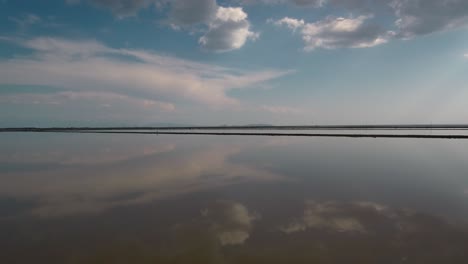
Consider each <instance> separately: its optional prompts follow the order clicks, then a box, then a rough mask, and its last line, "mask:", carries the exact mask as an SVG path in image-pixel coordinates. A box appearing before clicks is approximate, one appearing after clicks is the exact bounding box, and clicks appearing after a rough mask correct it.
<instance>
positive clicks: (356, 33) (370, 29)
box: [275, 16, 393, 51]
mask: <svg viewBox="0 0 468 264" xmlns="http://www.w3.org/2000/svg"><path fill="white" fill-rule="evenodd" d="M371 18H372V16H359V17H356V18H353V17H350V18H344V17H338V18H334V17H327V18H325V19H324V20H320V21H317V22H314V23H304V21H303V20H298V19H294V18H288V17H285V18H283V19H280V20H278V21H276V22H275V24H276V25H286V26H287V27H288V28H290V29H292V30H296V29H299V28H300V29H301V35H302V39H303V41H304V43H305V50H307V51H311V50H314V49H317V48H324V49H336V48H367V47H373V46H377V45H380V44H383V43H386V42H387V41H388V40H389V38H391V37H392V36H393V32H383V31H382V29H381V28H380V27H378V26H376V25H374V24H371V23H368V22H367V21H368V20H369V19H371Z"/></svg>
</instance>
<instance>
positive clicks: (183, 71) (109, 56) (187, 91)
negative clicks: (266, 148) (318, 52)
mask: <svg viewBox="0 0 468 264" xmlns="http://www.w3.org/2000/svg"><path fill="white" fill-rule="evenodd" d="M17 41H19V42H18V43H19V45H22V46H24V47H27V48H29V49H31V50H32V51H33V52H34V55H32V56H31V57H15V58H13V59H6V60H3V61H0V80H1V83H2V84H22V85H29V84H30V85H44V86H53V87H60V88H63V89H64V90H67V91H75V92H76V91H95V92H107V93H114V94H121V95H125V96H132V97H137V98H140V99H146V100H153V101H161V98H165V99H164V100H162V101H165V102H168V103H172V102H173V101H177V102H191V103H197V104H204V105H208V106H217V107H222V106H235V105H237V104H238V101H237V100H236V99H234V98H232V97H229V96H228V95H227V91H229V90H231V89H240V88H244V87H255V86H257V85H260V84H261V83H263V82H266V81H269V80H271V79H274V78H278V77H280V76H282V75H284V74H287V73H288V72H284V71H270V70H269V71H257V72H245V71H241V70H236V69H232V68H223V67H218V66H215V65H209V64H202V63H197V62H192V61H187V60H182V59H178V58H174V57H170V56H162V55H159V54H156V53H153V52H149V51H145V50H132V49H114V48H110V47H107V46H105V45H103V44H102V43H99V42H97V41H94V40H81V41H80V40H78V41H77V40H66V39H58V38H46V37H39V38H35V39H30V40H17Z"/></svg>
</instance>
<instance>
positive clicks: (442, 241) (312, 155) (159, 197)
mask: <svg viewBox="0 0 468 264" xmlns="http://www.w3.org/2000/svg"><path fill="white" fill-rule="evenodd" d="M0 259H1V260H2V261H1V263H468V140H467V141H465V140H435V139H347V138H295V137H249V136H190V135H112V134H109V135H107V134H97V135H95V134H31V133H3V134H1V135H0Z"/></svg>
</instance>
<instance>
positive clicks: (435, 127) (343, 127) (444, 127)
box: [0, 124, 468, 132]
mask: <svg viewBox="0 0 468 264" xmlns="http://www.w3.org/2000/svg"><path fill="white" fill-rule="evenodd" d="M115 130H119V131H126V130H135V131H140V130H468V125H460V124H456V125H427V124H422V125H307V126H274V125H271V126H270V125H261V126H170V127H168V126H164V127H158V126H142V127H138V126H135V127H6V128H0V132H72V131H76V132H79V131H115Z"/></svg>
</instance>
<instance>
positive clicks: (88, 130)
mask: <svg viewBox="0 0 468 264" xmlns="http://www.w3.org/2000/svg"><path fill="white" fill-rule="evenodd" d="M170 130H173V131H170ZM193 130H213V131H193ZM222 130H244V131H247V132H237V131H236V132H232V131H230V132H229V131H227V132H223V131H222ZM252 130H256V131H259V132H252ZM262 130H311V131H313V130H336V131H339V130H343V131H345V130H374V131H378V130H419V131H422V130H424V131H431V130H468V126H465V125H456V126H430V127H428V126H424V125H418V126H412V125H396V126H383V125H382V126H269V127H245V126H236V127H232V126H231V127H228V126H225V127H80V128H77V127H75V128H57V127H55V128H0V133H1V132H4V133H6V132H10V133H14V132H26V133H83V134H135V135H213V136H271V137H335V138H421V139H468V134H466V135H457V134H429V135H428V134H391V133H385V134H384V133H287V132H262Z"/></svg>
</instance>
